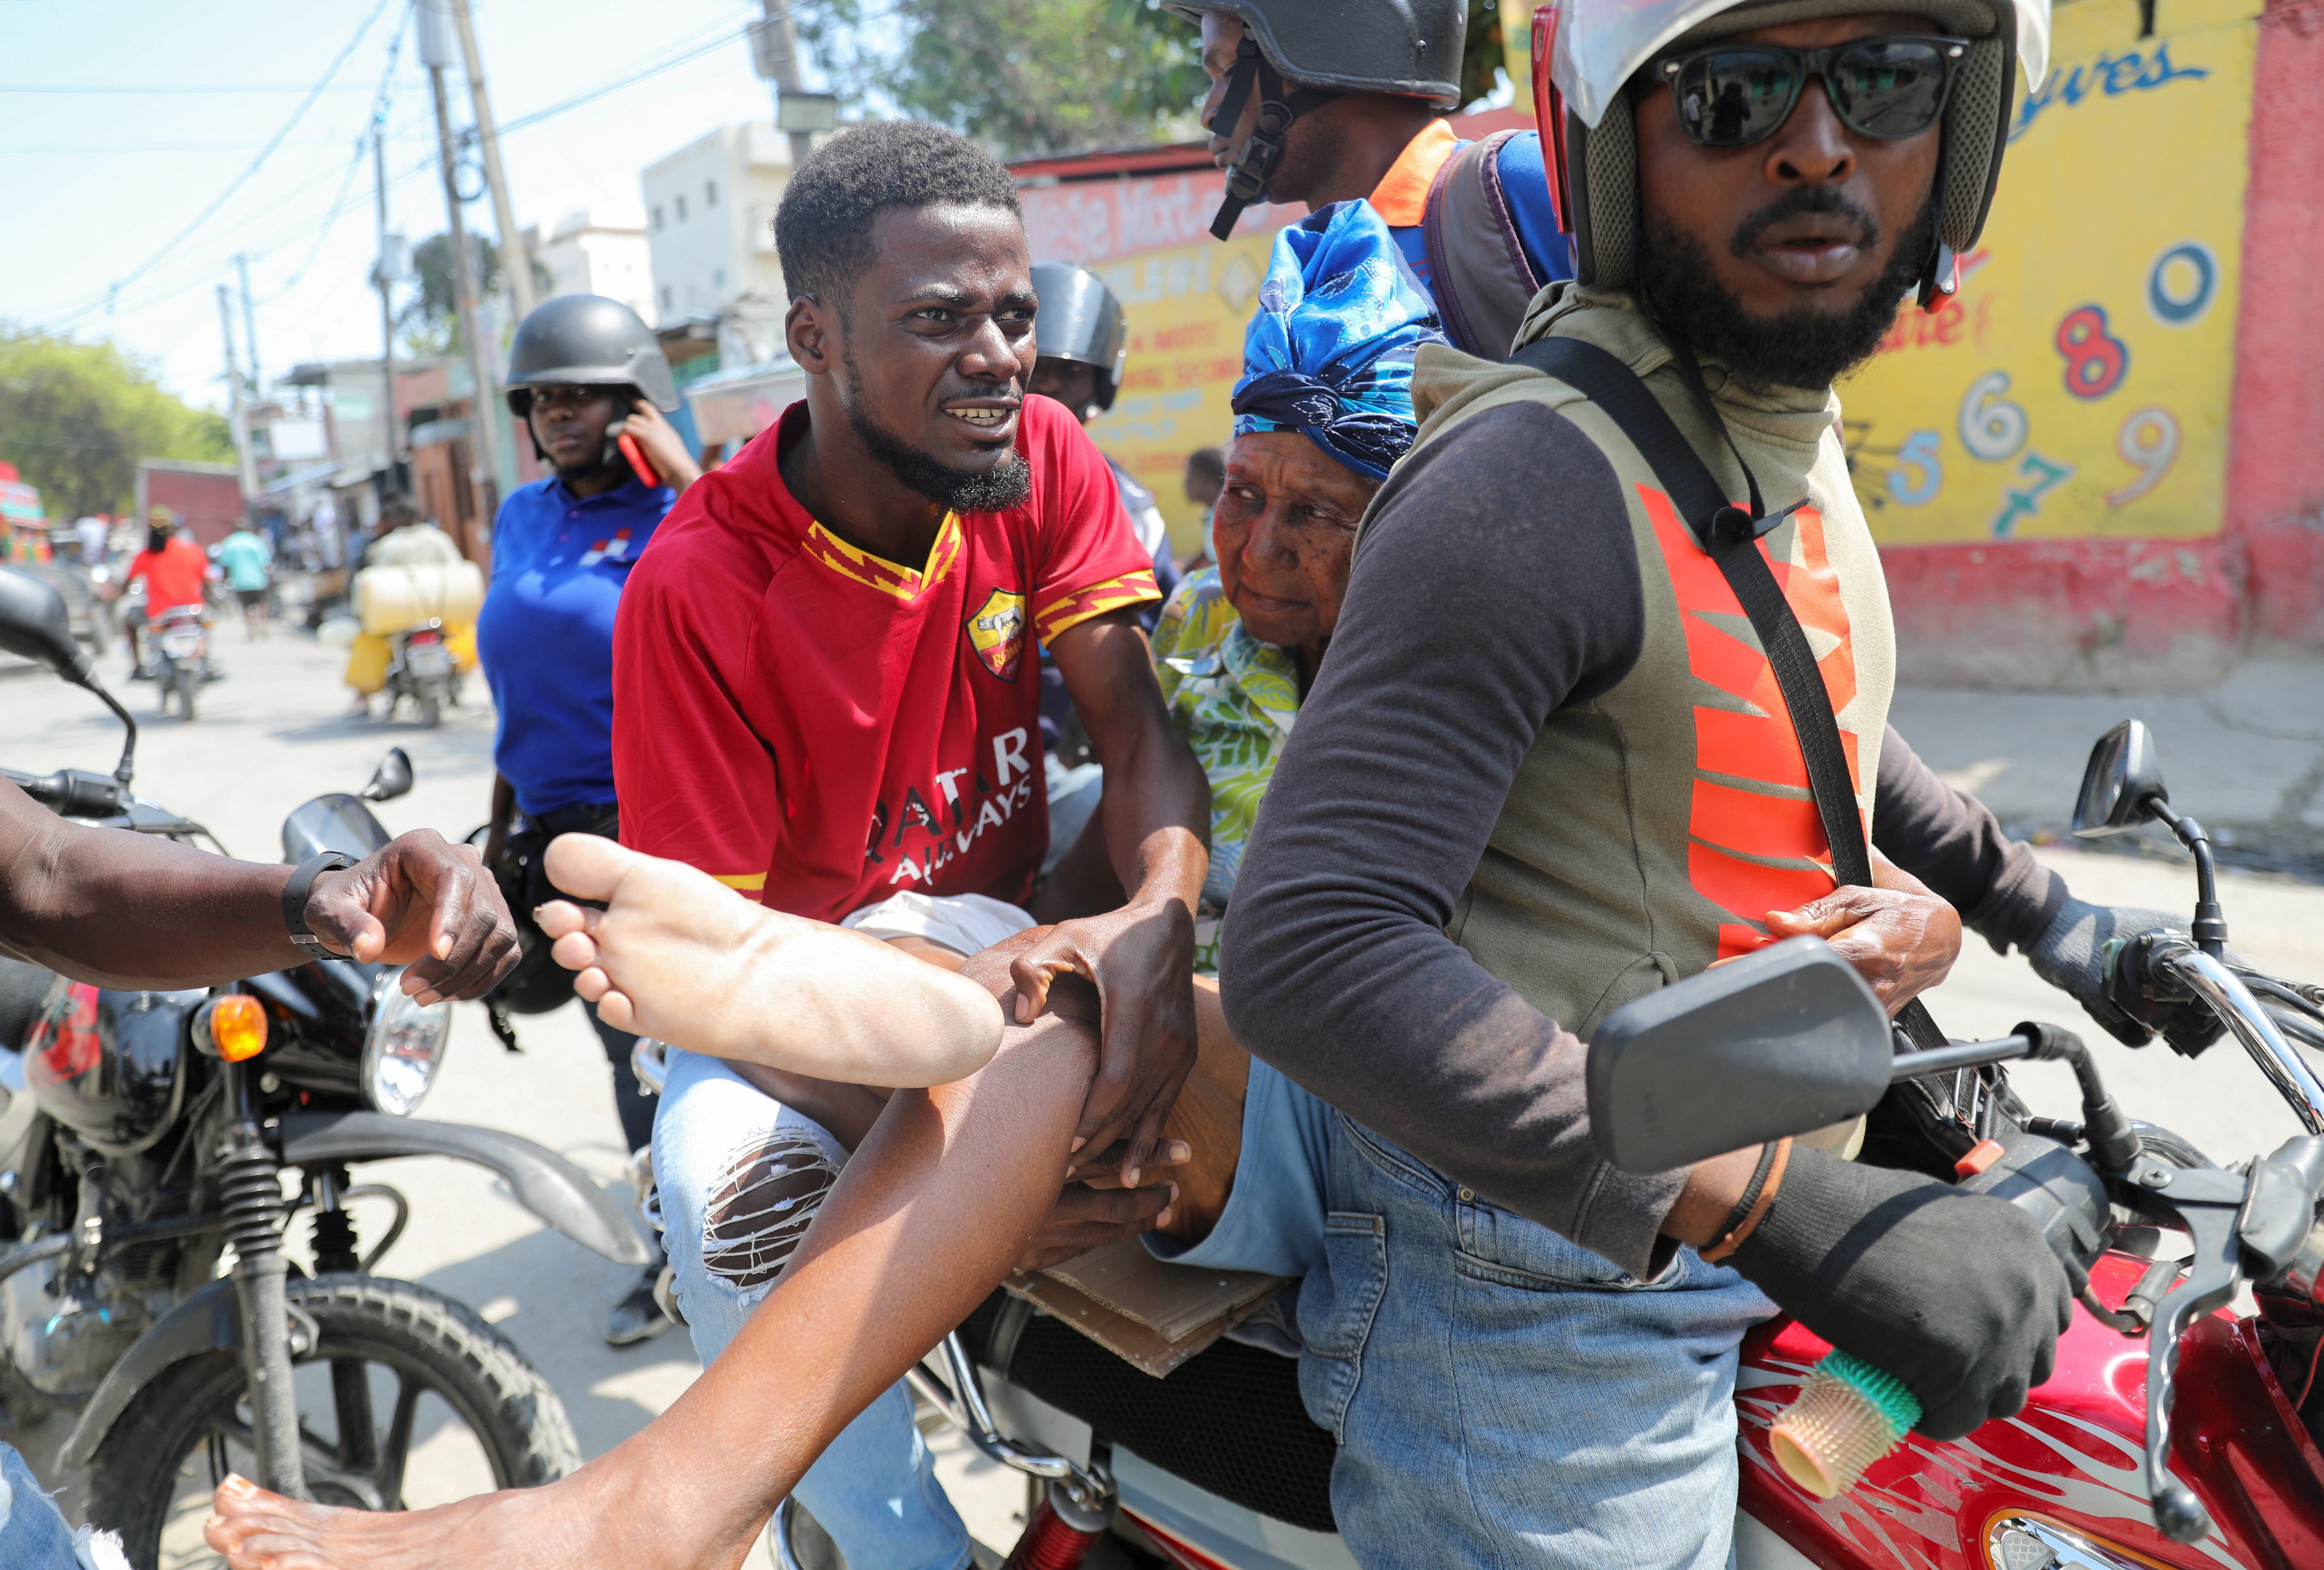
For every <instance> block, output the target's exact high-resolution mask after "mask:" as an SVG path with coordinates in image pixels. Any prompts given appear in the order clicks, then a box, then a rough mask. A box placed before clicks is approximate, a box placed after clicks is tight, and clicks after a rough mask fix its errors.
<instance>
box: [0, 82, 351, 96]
mask: <svg viewBox="0 0 2324 1570" xmlns="http://www.w3.org/2000/svg"><path fill="white" fill-rule="evenodd" d="M314 91H322V92H332V93H360V92H362V91H363V88H359V87H355V86H352V85H350V86H347V87H344V88H309V87H306V86H304V85H302V84H300V83H297V82H292V83H289V84H287V85H285V86H281V87H276V86H273V85H272V84H265V85H261V84H258V83H250V82H245V83H240V84H237V85H234V86H229V87H213V88H189V87H187V86H186V85H185V84H184V83H182V82H179V83H173V84H171V85H169V86H154V87H150V88H120V87H111V86H107V87H66V88H60V87H51V86H49V85H48V84H45V83H38V82H0V93H38V94H43V95H54V96H63V95H66V94H74V95H78V94H82V93H118V94H123V95H126V96H130V97H140V98H147V97H152V96H153V95H154V94H156V93H195V94H201V95H204V96H208V95H210V94H214V93H305V92H314Z"/></svg>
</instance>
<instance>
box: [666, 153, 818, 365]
mask: <svg viewBox="0 0 2324 1570" xmlns="http://www.w3.org/2000/svg"><path fill="white" fill-rule="evenodd" d="M790 173H791V155H790V139H789V138H788V136H786V135H784V134H782V133H780V132H778V131H776V130H775V129H774V128H773V127H772V126H771V125H727V126H723V127H721V128H720V129H718V130H716V131H713V132H712V133H710V134H708V135H707V136H705V137H703V138H702V139H701V140H700V141H698V142H696V143H692V144H690V145H688V146H686V147H682V148H680V149H679V150H678V151H677V152H673V153H671V154H670V155H669V157H667V158H664V159H662V160H660V161H659V162H655V163H650V164H648V165H647V166H646V168H645V171H644V172H643V174H642V175H641V177H640V184H641V187H642V190H643V195H644V198H645V208H646V243H647V245H648V247H649V248H650V253H651V254H652V258H653V301H652V305H653V309H650V310H648V311H645V312H644V313H643V315H644V316H645V318H646V319H647V320H648V321H650V322H653V323H655V324H656V325H657V326H660V327H675V326H677V325H678V324H679V323H682V322H686V321H688V320H704V319H708V320H715V322H717V324H718V340H719V344H718V350H719V357H720V359H721V360H722V361H724V363H725V364H726V365H750V364H755V363H757V362H759V361H762V360H765V359H768V358H770V357H771V356H773V354H774V353H775V350H776V346H777V339H778V338H779V337H780V334H781V331H782V319H783V310H784V307H785V305H786V304H787V303H788V299H789V296H788V294H787V293H786V292H785V291H784V289H783V273H782V268H781V267H780V266H779V264H778V263H777V262H776V260H775V228H774V225H775V208H776V206H777V204H778V203H779V202H780V201H781V200H782V196H783V187H784V185H785V184H787V183H788V181H789V180H790Z"/></svg>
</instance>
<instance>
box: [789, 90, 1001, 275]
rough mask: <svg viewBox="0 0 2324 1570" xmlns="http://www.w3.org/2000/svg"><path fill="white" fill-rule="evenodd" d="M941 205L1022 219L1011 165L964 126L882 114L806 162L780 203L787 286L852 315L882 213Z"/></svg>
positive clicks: (874, 255) (874, 256)
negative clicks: (850, 306) (849, 309)
mask: <svg viewBox="0 0 2324 1570" xmlns="http://www.w3.org/2000/svg"><path fill="white" fill-rule="evenodd" d="M940 204H941V205H947V206H956V207H982V208H1001V210H1002V211H1004V212H1007V213H1009V214H1010V216H1012V217H1021V216H1022V209H1021V208H1019V206H1018V203H1017V186H1016V183H1015V182H1014V181H1012V180H1010V178H1009V171H1007V170H1005V169H1003V168H1001V165H1000V164H999V163H998V162H994V160H993V157H992V155H991V153H989V152H985V151H984V149H982V148H981V147H979V146H978V145H977V144H976V143H973V142H971V141H970V140H969V139H968V138H967V137H965V136H963V135H961V134H958V133H957V132H953V131H947V130H945V128H944V127H943V126H941V125H929V124H928V123H927V122H926V121H924V120H882V121H877V122H874V123H873V124H871V125H859V126H857V127H856V128H855V129H854V130H852V131H848V132H845V133H843V134H840V135H838V136H835V137H834V138H833V139H832V140H831V141H829V142H827V143H825V144H824V145H823V146H822V147H820V148H818V149H817V150H816V152H815V153H814V154H813V155H812V156H810V157H809V158H808V159H807V162H805V163H802V164H800V165H799V167H798V172H797V173H795V174H793V175H792V176H791V180H790V183H789V184H788V186H786V187H785V188H784V189H783V200H782V205H781V206H780V207H779V208H776V209H775V254H776V256H777V258H778V259H779V261H780V263H781V264H782V269H783V286H784V288H785V289H786V290H788V291H789V293H790V297H791V298H792V299H793V300H797V299H798V298H799V297H800V296H801V295H810V296H813V297H814V298H815V299H816V300H822V301H824V302H825V303H826V304H830V305H832V306H834V307H835V308H836V309H839V310H840V311H841V312H842V313H843V314H844V312H845V309H846V302H847V299H848V292H849V286H850V285H851V284H852V283H853V282H854V281H855V280H857V279H859V278H861V277H862V275H863V273H864V272H866V271H868V270H869V269H870V268H871V264H872V263H873V262H874V261H875V260H877V252H876V251H875V249H874V247H873V245H872V244H871V226H872V224H873V222H874V221H875V220H877V219H878V217H880V215H881V213H883V212H886V211H888V210H890V208H929V207H936V206H938V205H940Z"/></svg>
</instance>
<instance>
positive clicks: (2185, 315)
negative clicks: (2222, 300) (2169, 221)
mask: <svg viewBox="0 0 2324 1570" xmlns="http://www.w3.org/2000/svg"><path fill="white" fill-rule="evenodd" d="M2218 289H2219V263H2218V258H2216V257H2214V256H2213V255H2212V254H2211V248H2210V247H2209V245H2203V244H2201V243H2200V242H2199V241H2195V240H2189V241H2187V242H2186V243H2185V244H2183V245H2173V246H2172V247H2171V248H2170V249H2169V250H2167V251H2165V252H2163V254H2162V255H2160V256H2157V257H2156V258H2155V259H2154V266H2153V270H2151V271H2150V272H2148V273H2147V275H2146V309H2149V310H2151V311H2153V313H2154V319H2155V320H2157V321H2159V322H2161V323H2162V324H2163V326H2164V327H2189V326H2191V325H2193V324H2194V323H2195V322H2196V321H2197V320H2198V319H2200V318H2201V316H2202V314H2203V313H2204V312H2205V311H2207V310H2209V309H2210V308H2211V297H2212V296H2213V295H2214V294H2217V293H2218Z"/></svg>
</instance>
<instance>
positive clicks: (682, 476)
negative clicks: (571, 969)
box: [476, 294, 702, 1346]
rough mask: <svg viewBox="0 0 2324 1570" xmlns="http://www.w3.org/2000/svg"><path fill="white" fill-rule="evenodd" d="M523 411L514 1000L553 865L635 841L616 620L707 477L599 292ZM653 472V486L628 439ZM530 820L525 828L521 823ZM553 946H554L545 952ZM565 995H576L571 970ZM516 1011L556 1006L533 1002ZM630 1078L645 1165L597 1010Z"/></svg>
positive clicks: (532, 380) (497, 758)
mask: <svg viewBox="0 0 2324 1570" xmlns="http://www.w3.org/2000/svg"><path fill="white" fill-rule="evenodd" d="M508 401H509V410H510V412H512V413H513V414H514V415H515V416H516V417H517V418H518V419H519V420H523V421H524V423H525V429H527V430H528V431H530V433H531V436H532V441H533V447H534V450H535V451H536V452H537V453H538V454H539V457H540V459H541V461H542V462H544V463H546V464H549V465H550V466H552V467H554V469H555V470H556V473H555V474H554V475H552V476H550V477H549V478H547V479H540V480H535V481H534V482H533V483H532V484H530V485H524V486H521V487H519V488H518V489H517V490H515V491H512V492H511V493H510V494H509V498H508V500H507V501H505V502H503V503H501V510H500V516H499V517H498V518H496V519H495V520H494V521H493V581H492V586H491V588H490V589H489V590H488V591H487V592H486V593H485V596H484V611H483V614H481V615H480V616H479V618H478V620H477V624H476V636H477V642H478V646H479V648H480V650H481V651H482V652H483V655H484V679H485V680H486V681H487V682H488V683H490V685H491V687H492V689H493V707H494V708H496V709H497V710H498V711H499V715H500V734H499V735H498V737H497V738H496V739H495V740H494V742H493V768H494V770H495V771H496V773H495V774H494V776H493V806H492V823H491V827H490V830H489V832H488V835H487V837H486V839H485V841H484V864H485V865H486V866H488V867H491V868H493V869H494V872H495V874H496V875H498V876H500V877H501V878H502V879H503V890H504V891H506V890H508V888H509V885H510V884H511V883H512V882H521V887H519V888H518V889H517V890H515V891H513V892H512V893H511V894H510V904H511V908H512V910H515V911H517V913H518V922H519V925H520V928H525V929H526V937H527V940H528V941H527V950H528V952H527V955H526V958H525V960H524V962H523V963H522V964H521V965H520V966H519V973H518V974H515V975H512V976H511V978H510V982H509V989H508V990H511V991H513V990H514V989H516V988H518V987H524V988H526V989H527V991H528V993H530V989H531V988H532V987H533V986H535V985H537V984H538V982H539V978H540V977H541V976H542V975H543V974H546V973H547V972H552V971H555V966H554V965H553V962H551V961H550V960H549V954H548V943H547V941H546V939H544V938H542V937H541V935H540V933H539V929H538V928H530V915H531V911H532V909H533V907H534V906H536V905H538V904H539V903H541V902H542V901H543V900H549V899H554V898H558V897H559V895H558V891H557V890H556V889H555V888H554V887H553V886H552V885H551V884H550V883H549V880H548V878H547V876H546V874H545V873H543V872H542V871H541V865H540V853H541V852H542V851H543V850H544V849H546V848H547V846H548V845H549V841H550V840H552V839H554V838H556V837H557V836H558V835H560V834H575V833H578V834H596V835H603V836H605V837H606V838H608V839H613V838H618V837H620V817H619V815H618V814H617V812H616V811H615V809H614V801H613V612H614V608H615V607H616V606H617V605H619V604H620V602H621V596H622V586H623V585H624V584H625V583H627V582H628V581H629V577H630V568H631V567H632V565H633V564H635V562H636V561H637V559H638V556H639V554H640V553H641V551H643V550H645V548H646V542H647V541H648V540H650V539H651V538H652V537H653V531H654V529H655V526H656V525H658V524H659V523H660V522H661V521H662V516H663V514H665V513H668V512H669V509H670V506H671V504H672V503H675V502H676V501H677V500H678V493H679V492H680V491H682V490H684V489H686V487H687V486H688V485H692V484H693V483H694V482H695V481H696V479H699V478H700V477H701V475H702V471H701V469H700V468H699V467H697V466H696V464H695V461H694V459H693V457H692V456H691V455H690V454H688V453H687V450H686V443H685V441H684V440H683V439H680V437H679V436H678V432H677V430H676V429H674V428H672V426H671V425H670V423H669V420H664V419H663V418H662V411H669V410H675V409H677V408H678V387H677V383H675V381H673V380H672V378H671V376H670V372H669V360H668V359H666V358H664V357H663V355H662V352H661V345H660V344H659V342H658V341H657V340H656V339H655V337H654V336H653V331H652V329H651V328H648V327H647V326H646V324H645V323H644V322H643V321H641V320H640V319H638V316H637V313H636V312H634V311H632V310H631V309H629V308H628V307H627V306H625V305H622V304H620V303H619V302H618V301H615V300H606V299H604V298H602V297H600V296H598V295H594V294H574V295H566V296H563V297H561V298H559V299H557V300H549V302H548V303H547V304H545V305H543V306H541V307H540V308H539V309H537V310H535V311H534V312H533V313H532V314H531V315H530V316H529V317H527V318H525V319H524V321H523V323H522V324H521V326H519V327H518V328H517V330H516V337H515V338H514V340H513V341H512V343H511V344H510V346H509V393H508ZM624 436H626V437H627V439H628V442H627V445H629V446H631V447H633V448H635V449H636V451H637V452H638V454H639V456H640V457H641V458H642V459H643V460H644V463H645V466H646V468H647V470H648V471H650V473H641V472H640V470H639V467H638V466H637V465H636V464H635V463H633V462H632V459H631V457H630V456H629V454H628V453H627V452H625V451H624V450H623V446H624V442H623V438H624ZM519 814H521V815H522V818H521V823H520V822H518V821H517V817H518V815H519ZM535 940H538V941H535ZM548 979H549V980H550V981H552V982H555V983H556V984H557V986H556V990H555V991H554V992H553V993H551V994H550V995H551V996H552V997H556V998H560V999H561V998H562V997H564V996H569V995H570V977H569V975H566V974H565V973H563V972H555V974H553V975H549V976H548ZM510 1006H512V1007H518V1008H521V1009H527V1010H529V1009H531V1008H536V1007H539V1006H542V1005H541V1004H540V1003H539V1001H538V1000H536V999H532V998H530V997H529V998H528V999H527V1001H526V1002H523V1003H512V1004H511V1005H510ZM584 1006H585V1007H586V1008H587V1009H588V1011H589V1022H590V1024H591V1025H593V1026H594V1027H595V1029H596V1031H597V1038H598V1039H599V1040H600V1041H602V1042H604V1048H605V1056H606V1057H607V1058H608V1059H609V1060H610V1061H611V1063H612V1065H613V1105H614V1109H615V1111H616V1112H618V1113H620V1115H621V1120H622V1139H623V1141H625V1144H626V1147H627V1149H628V1150H631V1151H632V1153H634V1152H636V1151H639V1150H644V1149H645V1148H646V1147H647V1146H648V1145H650V1144H651V1143H652V1142H653V1108H652V1107H651V1106H650V1104H648V1103H647V1100H646V1097H645V1094H644V1093H643V1092H642V1091H641V1089H640V1088H639V1086H638V1083H637V1076H636V1075H635V1073H633V1072H632V1069H631V1067H630V1053H631V1050H632V1048H634V1047H635V1046H636V1045H637V1038H636V1037H635V1036H632V1035H631V1034H630V1033H629V1032H627V1031H625V1030H615V1029H613V1027H612V1026H611V1025H608V1024H606V1023H605V1022H604V1021H603V1020H600V1019H599V1018H598V1017H597V1010H596V1008H595V1005H594V1004H585V1005H584ZM661 1270H662V1267H661V1262H660V1261H659V1260H657V1261H655V1262H654V1263H653V1264H651V1265H650V1266H649V1267H647V1270H646V1272H645V1274H644V1275H643V1276H641V1278H640V1279H638V1280H637V1281H636V1282H634V1283H633V1284H632V1286H631V1287H630V1288H629V1290H628V1291H626V1292H625V1293H623V1294H622V1298H621V1300H620V1301H619V1302H617V1303H615V1304H614V1305H613V1315H612V1317H611V1319H610V1320H609V1321H608V1323H607V1325H606V1326H605V1339H606V1340H607V1341H610V1342H612V1343H613V1344H614V1345H616V1346H626V1345H628V1344H631V1343H632V1342H637V1341H643V1340H645V1339H646V1338H647V1337H649V1336H653V1335H660V1334H661V1333H662V1332H663V1331H665V1330H668V1329H669V1326H670V1320H669V1317H668V1316H666V1315H665V1314H663V1312H662V1310H661V1308H660V1306H659V1304H658V1303H657V1302H656V1301H655V1298H654V1287H655V1285H656V1283H657V1282H658V1281H659V1279H660V1277H661Z"/></svg>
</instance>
